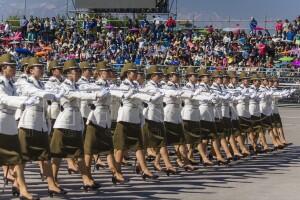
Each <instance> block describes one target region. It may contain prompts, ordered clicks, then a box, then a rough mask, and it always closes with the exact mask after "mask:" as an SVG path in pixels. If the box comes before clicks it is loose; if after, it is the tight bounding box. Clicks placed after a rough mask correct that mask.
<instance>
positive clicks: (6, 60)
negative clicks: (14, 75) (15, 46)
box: [0, 53, 17, 66]
mask: <svg viewBox="0 0 300 200" xmlns="http://www.w3.org/2000/svg"><path fill="white" fill-rule="evenodd" d="M2 65H12V66H16V65H17V62H16V61H15V60H14V59H13V56H12V55H10V54H8V53H7V54H3V55H2V56H0V66H2Z"/></svg>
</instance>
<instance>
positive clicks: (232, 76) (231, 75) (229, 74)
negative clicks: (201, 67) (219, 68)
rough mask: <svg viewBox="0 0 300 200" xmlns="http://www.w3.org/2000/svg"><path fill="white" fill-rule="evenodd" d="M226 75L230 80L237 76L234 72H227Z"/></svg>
mask: <svg viewBox="0 0 300 200" xmlns="http://www.w3.org/2000/svg"><path fill="white" fill-rule="evenodd" d="M227 75H228V76H229V77H230V78H237V77H238V75H237V74H236V72H235V71H227Z"/></svg>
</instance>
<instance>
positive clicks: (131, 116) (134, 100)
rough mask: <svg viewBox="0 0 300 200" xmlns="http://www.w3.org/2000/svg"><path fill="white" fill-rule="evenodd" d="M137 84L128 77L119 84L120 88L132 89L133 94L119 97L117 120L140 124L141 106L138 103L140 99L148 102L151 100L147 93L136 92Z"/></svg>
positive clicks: (140, 101)
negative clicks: (119, 104)
mask: <svg viewBox="0 0 300 200" xmlns="http://www.w3.org/2000/svg"><path fill="white" fill-rule="evenodd" d="M138 88H139V86H138V85H137V84H136V83H135V82H131V81H129V80H128V79H125V80H124V81H122V83H121V85H120V89H121V90H128V91H129V90H134V91H135V92H137V93H135V94H133V95H131V96H128V97H125V96H123V97H122V98H121V102H122V103H121V106H120V107H119V111H118V118H117V122H129V123H133V124H141V123H142V120H143V119H142V117H141V113H142V111H141V108H140V105H141V103H142V101H146V102H149V101H150V100H151V96H150V95H147V94H142V93H138Z"/></svg>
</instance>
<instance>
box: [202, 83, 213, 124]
mask: <svg viewBox="0 0 300 200" xmlns="http://www.w3.org/2000/svg"><path fill="white" fill-rule="evenodd" d="M199 91H200V92H201V93H203V95H206V96H207V97H208V98H205V99H203V100H200V101H199V109H200V118H201V120H202V121H207V122H214V121H215V114H214V104H213V102H212V100H211V99H209V97H211V96H212V91H211V90H210V87H209V85H207V84H206V83H200V84H199Z"/></svg>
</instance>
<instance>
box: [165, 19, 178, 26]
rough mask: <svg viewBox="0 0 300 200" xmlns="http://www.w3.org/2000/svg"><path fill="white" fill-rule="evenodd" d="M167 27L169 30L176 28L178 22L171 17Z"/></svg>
mask: <svg viewBox="0 0 300 200" xmlns="http://www.w3.org/2000/svg"><path fill="white" fill-rule="evenodd" d="M166 26H167V27H168V28H174V27H175V26H176V21H175V20H174V19H173V18H172V17H169V19H168V20H167V22H166Z"/></svg>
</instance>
